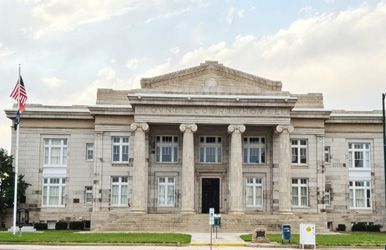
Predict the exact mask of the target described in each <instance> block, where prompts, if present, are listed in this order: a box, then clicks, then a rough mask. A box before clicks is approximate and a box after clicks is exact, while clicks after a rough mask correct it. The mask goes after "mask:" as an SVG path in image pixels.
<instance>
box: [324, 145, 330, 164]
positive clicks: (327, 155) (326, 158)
mask: <svg viewBox="0 0 386 250" xmlns="http://www.w3.org/2000/svg"><path fill="white" fill-rule="evenodd" d="M324 162H325V163H330V162H331V147H330V146H325V147H324Z"/></svg>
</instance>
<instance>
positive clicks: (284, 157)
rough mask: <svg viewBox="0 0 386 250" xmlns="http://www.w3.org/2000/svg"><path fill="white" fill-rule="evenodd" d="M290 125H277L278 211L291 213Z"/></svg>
mask: <svg viewBox="0 0 386 250" xmlns="http://www.w3.org/2000/svg"><path fill="white" fill-rule="evenodd" d="M293 131H294V128H293V126H291V125H278V126H277V127H276V131H275V132H276V133H277V134H278V136H279V152H278V153H279V213H291V182H292V181H291V145H290V137H289V134H290V133H292V132H293Z"/></svg>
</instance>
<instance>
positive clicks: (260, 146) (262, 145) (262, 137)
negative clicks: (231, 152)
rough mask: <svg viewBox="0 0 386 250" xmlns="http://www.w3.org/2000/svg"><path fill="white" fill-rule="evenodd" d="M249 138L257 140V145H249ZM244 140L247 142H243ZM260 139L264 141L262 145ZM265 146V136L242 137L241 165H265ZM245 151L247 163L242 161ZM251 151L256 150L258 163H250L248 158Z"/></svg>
mask: <svg viewBox="0 0 386 250" xmlns="http://www.w3.org/2000/svg"><path fill="white" fill-rule="evenodd" d="M251 138H258V140H259V143H251V142H250V139H251ZM245 139H247V142H245ZM262 139H264V143H262ZM266 145H267V139H266V137H265V136H244V137H243V152H242V154H243V164H265V163H266V162H267V152H266V151H267V150H266ZM245 149H247V161H244V160H245V158H244V150H245ZM251 149H258V155H257V157H258V162H251V161H250V157H251ZM263 149H264V161H262V155H263V154H262V151H263Z"/></svg>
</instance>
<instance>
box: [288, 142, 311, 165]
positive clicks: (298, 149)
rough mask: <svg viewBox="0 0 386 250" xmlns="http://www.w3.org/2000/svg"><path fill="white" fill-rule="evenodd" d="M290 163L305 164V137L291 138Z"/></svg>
mask: <svg viewBox="0 0 386 250" xmlns="http://www.w3.org/2000/svg"><path fill="white" fill-rule="evenodd" d="M291 149H292V163H293V164H307V139H291Z"/></svg>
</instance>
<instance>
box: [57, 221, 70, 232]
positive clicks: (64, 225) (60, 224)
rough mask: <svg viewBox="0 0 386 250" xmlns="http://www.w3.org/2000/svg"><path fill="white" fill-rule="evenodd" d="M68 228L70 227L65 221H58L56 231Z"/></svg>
mask: <svg viewBox="0 0 386 250" xmlns="http://www.w3.org/2000/svg"><path fill="white" fill-rule="evenodd" d="M67 227H68V224H67V222H65V221H58V222H56V225H55V229H56V230H66V229H67Z"/></svg>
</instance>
